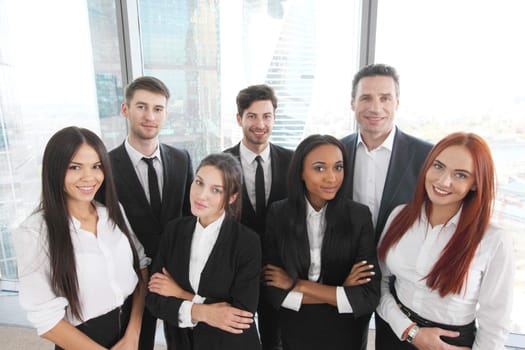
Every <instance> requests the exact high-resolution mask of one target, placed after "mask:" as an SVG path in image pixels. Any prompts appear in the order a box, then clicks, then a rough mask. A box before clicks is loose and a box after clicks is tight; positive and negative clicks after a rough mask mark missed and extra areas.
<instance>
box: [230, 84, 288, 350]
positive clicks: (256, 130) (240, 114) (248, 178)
mask: <svg viewBox="0 0 525 350" xmlns="http://www.w3.org/2000/svg"><path fill="white" fill-rule="evenodd" d="M276 108H277V97H276V96H275V93H274V91H273V89H272V88H271V87H269V86H267V85H253V86H249V87H247V88H245V89H243V90H241V91H240V92H239V94H238V95H237V123H238V124H239V126H240V127H241V128H242V131H243V138H242V140H241V142H239V143H238V144H237V145H235V146H233V147H231V148H228V149H226V150H225V152H228V153H231V154H233V155H234V156H236V157H237V158H238V159H239V160H240V162H241V165H242V169H243V176H244V185H243V198H242V214H241V223H243V224H245V225H246V226H248V227H250V228H251V229H253V230H254V231H255V232H257V233H258V234H259V236H262V235H263V234H264V230H265V220H266V208H268V207H269V206H270V204H271V203H273V202H275V201H278V200H281V199H283V198H286V194H287V190H286V175H287V173H288V166H289V164H290V161H291V158H292V154H293V152H292V151H291V150H288V149H286V148H283V147H280V146H277V145H274V144H272V143H270V141H269V139H270V136H271V134H272V128H273V124H274V122H275V110H276ZM258 156H260V160H259V161H258V160H257V157H258ZM259 164H260V165H259ZM258 167H259V169H262V173H263V174H262V175H261V176H263V178H264V186H257V184H256V182H257V181H256V177H257V174H258V170H257V168H258ZM260 187H264V188H263V195H264V198H263V203H262V205H259V206H258V205H257V202H258V201H257V197H258V196H257V192H258V191H257V188H260ZM261 196H262V194H261ZM259 198H261V197H260V196H259ZM256 208H259V210H256ZM257 312H258V325H259V332H260V334H261V342H262V346H263V349H282V347H281V344H280V342H281V341H280V332H279V327H278V319H277V312H276V311H275V310H274V309H273V308H272V307H271V306H270V304H269V302H268V301H267V300H266V298H265V295H264V294H262V293H261V296H260V298H259V307H258V309H257Z"/></svg>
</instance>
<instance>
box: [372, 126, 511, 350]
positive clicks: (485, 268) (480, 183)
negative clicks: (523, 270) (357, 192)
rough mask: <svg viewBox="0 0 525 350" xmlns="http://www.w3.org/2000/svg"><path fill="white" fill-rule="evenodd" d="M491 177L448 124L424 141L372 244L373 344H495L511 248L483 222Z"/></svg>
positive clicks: (500, 340)
mask: <svg viewBox="0 0 525 350" xmlns="http://www.w3.org/2000/svg"><path fill="white" fill-rule="evenodd" d="M494 182H495V174H494V163H493V160H492V156H491V154H490V149H489V147H488V145H487V144H486V143H485V141H484V140H483V139H482V138H481V137H479V136H477V135H476V134H472V133H462V132H458V133H453V134H450V135H448V136H447V137H445V138H444V139H442V140H441V141H440V142H438V143H437V144H436V145H435V146H434V148H433V149H432V151H431V152H430V154H429V155H428V158H427V160H426V161H425V164H424V165H423V168H422V170H421V173H420V176H419V180H418V183H417V187H416V192H415V194H414V198H413V200H412V201H411V202H409V203H408V204H406V205H402V206H399V207H398V208H396V209H395V210H394V211H393V212H392V214H391V215H390V218H389V220H388V222H387V225H386V227H385V230H384V232H383V236H382V238H381V241H380V244H379V247H378V257H379V259H380V265H381V270H382V273H383V280H382V282H381V301H380V304H379V306H378V308H377V313H376V315H377V316H378V317H376V349H385V350H386V349H388V350H396V349H413V348H414V346H415V347H416V348H418V349H471V348H472V349H485V350H493V349H503V347H504V341H505V338H506V335H507V332H508V327H509V324H510V312H511V307H512V290H513V258H512V251H513V249H512V240H511V237H510V235H509V234H508V233H507V232H503V231H502V230H500V229H498V228H497V227H495V226H494V225H493V224H491V223H490V219H491V215H492V207H493V204H494V197H495V183H494Z"/></svg>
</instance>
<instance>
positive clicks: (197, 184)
mask: <svg viewBox="0 0 525 350" xmlns="http://www.w3.org/2000/svg"><path fill="white" fill-rule="evenodd" d="M224 196H225V195H224V177H223V174H222V172H221V171H220V170H219V169H217V168H216V167H214V166H211V165H205V166H202V167H201V168H200V169H199V170H198V171H197V174H195V180H193V183H192V184H191V188H190V204H191V213H192V214H193V215H195V216H196V217H198V218H199V222H200V224H201V225H202V226H203V227H206V226H208V225H209V224H211V223H212V222H214V221H215V220H217V219H218V218H219V217H220V216H221V215H222V214H223V213H224V203H225V198H224ZM235 198H236V195H233V196H232V197H231V198H230V200H229V203H232V202H233V201H234V200H235Z"/></svg>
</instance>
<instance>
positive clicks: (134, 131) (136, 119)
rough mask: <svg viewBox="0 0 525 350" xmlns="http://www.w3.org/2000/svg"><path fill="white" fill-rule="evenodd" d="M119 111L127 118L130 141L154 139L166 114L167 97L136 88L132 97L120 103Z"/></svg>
mask: <svg viewBox="0 0 525 350" xmlns="http://www.w3.org/2000/svg"><path fill="white" fill-rule="evenodd" d="M121 112H122V115H123V116H124V117H126V118H127V119H128V123H129V137H130V139H131V140H132V141H133V140H138V141H142V140H151V139H155V138H156V137H157V136H158V134H159V132H160V129H161V128H162V125H163V124H164V121H165V120H166V116H167V114H168V112H167V99H166V96H164V95H163V94H161V93H154V92H151V91H148V90H136V91H135V93H134V94H133V98H132V99H131V100H130V101H129V102H127V103H123V104H122V107H121Z"/></svg>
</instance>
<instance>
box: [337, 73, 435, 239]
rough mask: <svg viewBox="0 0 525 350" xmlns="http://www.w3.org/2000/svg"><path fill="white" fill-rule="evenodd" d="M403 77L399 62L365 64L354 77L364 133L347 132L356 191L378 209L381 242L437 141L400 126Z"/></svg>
mask: <svg viewBox="0 0 525 350" xmlns="http://www.w3.org/2000/svg"><path fill="white" fill-rule="evenodd" d="M398 106H399V76H398V74H397V72H396V70H395V69H394V68H393V67H390V66H388V65H385V64H372V65H368V66H365V67H363V68H362V69H361V70H359V72H357V74H356V75H355V76H354V79H353V82H352V110H353V111H354V112H355V119H356V121H357V124H358V126H359V132H357V133H354V134H351V135H348V136H346V137H344V138H343V139H342V140H341V141H342V142H343V144H344V145H345V146H346V148H347V150H348V153H349V157H350V166H351V172H350V174H349V176H350V191H351V192H350V194H351V196H352V199H353V200H355V201H356V202H360V203H362V204H365V205H367V206H368V207H369V208H370V211H371V212H372V220H373V222H374V227H375V231H376V241H378V240H379V236H380V235H381V232H382V231H383V228H384V226H385V223H386V219H387V218H388V215H390V212H391V211H392V209H394V208H395V207H396V206H398V205H399V204H403V203H406V202H408V201H409V200H410V199H411V197H412V195H413V193H414V188H415V186H416V182H417V177H418V174H419V170H420V169H421V166H422V165H423V162H424V161H425V159H426V157H427V155H428V153H429V152H430V149H431V148H432V145H431V144H430V143H428V142H426V141H423V140H420V139H418V138H415V137H413V136H410V135H408V134H405V133H404V132H402V131H401V130H400V129H399V128H397V127H396V126H395V125H394V118H395V114H396V111H397V108H398Z"/></svg>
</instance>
